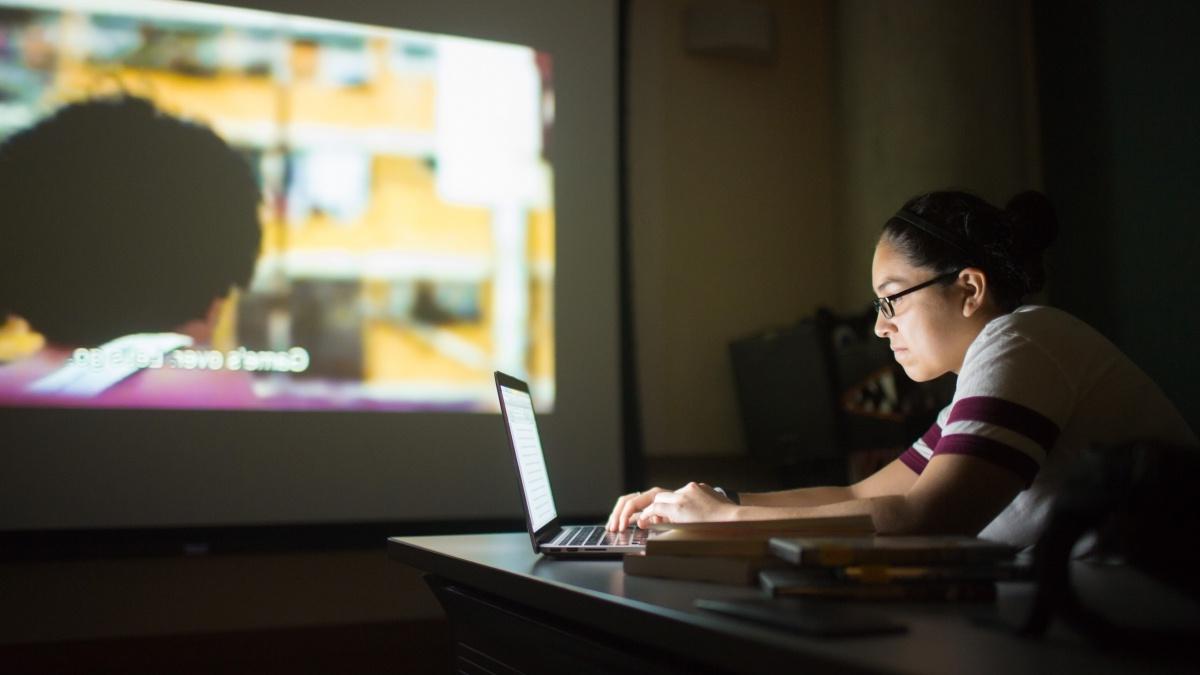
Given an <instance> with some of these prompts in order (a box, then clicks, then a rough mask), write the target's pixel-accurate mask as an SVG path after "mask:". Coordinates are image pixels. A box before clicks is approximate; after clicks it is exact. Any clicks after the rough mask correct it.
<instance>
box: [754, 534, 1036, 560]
mask: <svg viewBox="0 0 1200 675" xmlns="http://www.w3.org/2000/svg"><path fill="white" fill-rule="evenodd" d="M770 550H771V553H773V554H775V555H777V556H779V557H780V558H782V559H784V560H786V561H788V562H790V563H792V564H793V565H802V566H806V567H807V566H811V567H842V566H846V565H934V564H936V565H943V564H986V563H995V562H1000V561H1005V560H1011V559H1012V558H1013V557H1014V556H1015V555H1016V554H1017V549H1016V547H1013V546H1009V545H1007V544H1001V543H997V542H994V541H988V540H986V539H979V538H977V537H963V536H870V537H793V536H782V537H774V538H772V539H771V541H770Z"/></svg>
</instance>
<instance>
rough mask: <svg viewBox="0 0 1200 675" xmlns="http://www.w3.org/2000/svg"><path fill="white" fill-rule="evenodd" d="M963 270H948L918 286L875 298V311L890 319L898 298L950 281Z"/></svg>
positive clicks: (873, 302)
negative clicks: (894, 303) (893, 304)
mask: <svg viewBox="0 0 1200 675" xmlns="http://www.w3.org/2000/svg"><path fill="white" fill-rule="evenodd" d="M961 271H962V270H961V269H958V270H954V271H953V272H946V273H945V274H942V275H940V276H936V277H934V278H932V279H930V280H929V281H925V282H922V283H919V284H917V285H916V286H912V287H910V288H906V289H904V290H902V291H900V292H899V293H892V294H891V295H889V296H887V297H884V298H875V299H874V300H873V301H872V304H874V305H875V311H876V312H878V313H880V314H882V315H883V318H885V319H890V318H892V317H893V316H896V308H895V307H893V306H892V303H893V302H895V301H896V300H897V299H899V298H902V297H904V296H906V295H908V294H909V293H916V292H917V291H919V290H921V289H922V288H925V287H927V286H932V285H934V284H936V283H940V282H942V281H948V280H950V279H953V278H954V277H956V276H958V273H959V272H961Z"/></svg>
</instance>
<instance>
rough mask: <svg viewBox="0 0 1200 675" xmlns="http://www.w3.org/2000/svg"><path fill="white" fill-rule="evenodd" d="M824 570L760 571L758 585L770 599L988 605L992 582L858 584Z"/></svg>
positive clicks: (991, 598)
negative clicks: (979, 603) (980, 603)
mask: <svg viewBox="0 0 1200 675" xmlns="http://www.w3.org/2000/svg"><path fill="white" fill-rule="evenodd" d="M830 572H831V570H828V569H824V568H795V567H792V568H787V569H774V568H772V569H764V570H762V571H761V572H759V574H758V581H759V585H760V586H761V587H762V589H763V591H765V592H766V593H767V594H768V595H770V596H772V597H805V598H830V599H844V600H879V601H894V602H992V601H994V600H995V599H996V582H994V581H990V580H982V579H972V580H956V581H949V580H935V581H895V582H888V583H862V582H858V581H853V580H848V579H845V578H840V577H838V576H837V575H835V574H831V573H830Z"/></svg>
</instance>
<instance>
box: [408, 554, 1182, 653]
mask: <svg viewBox="0 0 1200 675" xmlns="http://www.w3.org/2000/svg"><path fill="white" fill-rule="evenodd" d="M388 553H389V555H390V557H391V558H392V559H393V560H395V561H397V562H401V563H404V564H406V565H410V566H412V567H416V568H418V569H420V570H422V571H424V572H426V573H427V577H426V579H427V581H428V583H429V584H430V586H431V587H432V588H433V590H434V592H435V594H436V595H437V596H438V598H439V600H440V601H441V602H442V604H443V606H444V607H445V609H446V613H447V615H448V617H449V619H450V623H451V629H452V631H453V634H454V641H455V660H456V663H455V665H456V668H458V669H459V672H465V673H476V672H478V673H483V672H494V673H495V672H499V673H510V672H525V673H534V672H546V673H564V672H572V673H578V672H588V673H609V672H613V673H617V672H620V673H627V672H663V673H733V672H749V673H757V672H761V673H779V672H797V671H798V669H799V668H817V669H819V670H817V671H816V672H822V673H827V672H829V673H832V672H839V673H843V672H844V673H918V672H919V673H947V674H950V673H953V674H959V673H1003V674H1005V675H1011V674H1012V673H1028V672H1035V673H1036V672H1047V673H1050V672H1053V673H1106V672H1137V673H1156V672H1164V673H1165V672H1195V667H1196V666H1195V661H1194V659H1193V658H1192V657H1190V656H1186V657H1185V655H1178V654H1177V655H1175V656H1168V657H1162V658H1157V659H1153V660H1150V659H1146V658H1145V657H1139V658H1135V657H1133V656H1129V655H1113V654H1105V653H1101V652H1098V651H1096V650H1095V649H1093V648H1091V647H1089V646H1088V645H1087V644H1086V643H1085V642H1084V641H1082V640H1081V639H1080V638H1078V637H1077V636H1075V635H1074V633H1072V632H1070V631H1069V630H1067V629H1065V628H1062V627H1058V626H1056V627H1055V628H1053V629H1052V630H1051V631H1050V634H1049V636H1048V637H1047V638H1046V639H1044V640H1042V641H1034V640H1026V639H1022V638H1018V637H1016V636H1014V635H1011V634H1008V633H1006V632H1003V631H1001V630H997V629H995V628H989V627H987V626H985V625H982V624H981V623H979V622H978V621H977V619H983V620H987V619H992V620H994V619H997V618H1000V619H1002V620H1010V621H1014V622H1015V621H1016V620H1017V619H1019V618H1020V617H1023V616H1024V615H1025V612H1026V610H1027V609H1028V605H1029V602H1030V600H1031V597H1032V587H1031V586H1030V585H1028V584H1008V583H1006V584H1000V588H999V593H998V594H999V598H998V600H997V602H996V604H994V605H991V604H987V605H947V604H925V605H921V604H897V605H874V606H873V609H880V608H882V611H885V612H886V613H887V614H888V615H889V616H890V617H892V618H894V619H896V620H898V621H901V622H903V623H905V624H907V625H908V632H907V633H905V634H901V635H892V636H879V637H854V638H844V639H839V640H830V639H824V640H823V639H818V638H809V637H803V636H798V635H794V634H791V633H787V632H784V631H778V630H774V629H771V628H766V627H759V626H757V625H755V624H750V623H745V622H742V621H739V620H736V619H732V618H724V617H722V616H719V615H714V614H709V613H706V612H702V611H700V610H697V609H695V608H693V606H692V601H693V600H694V599H696V598H722V599H724V598H749V597H758V596H759V595H760V593H759V591H758V590H757V589H754V588H748V587H735V586H722V585H716V584H702V583H693V582H685V581H675V580H665V579H651V578H644V577H634V576H626V575H625V573H624V572H623V571H622V569H621V563H620V561H618V560H611V561H610V560H601V561H582V560H572V561H559V560H553V559H549V558H543V557H541V556H538V555H535V554H534V553H533V552H532V550H531V547H530V544H529V535H528V534H526V533H524V532H520V533H506V534H484V535H456V536H438V537H395V538H392V539H390V540H389V541H388ZM1078 565H1079V564H1077V567H1076V569H1075V570H1073V573H1074V574H1075V576H1076V578H1077V580H1078V581H1077V586H1078V587H1080V588H1081V591H1082V588H1083V586H1084V585H1090V586H1093V587H1097V588H1104V589H1108V591H1110V592H1106V594H1105V595H1106V596H1107V597H1112V598H1114V599H1115V600H1116V601H1117V602H1118V603H1126V606H1124V607H1122V606H1115V607H1113V608H1101V609H1104V610H1106V611H1109V610H1110V609H1111V611H1114V612H1116V613H1121V615H1122V616H1128V615H1129V613H1131V612H1132V613H1136V612H1139V611H1142V610H1140V609H1138V608H1137V607H1136V606H1132V605H1128V603H1130V602H1133V603H1137V602H1142V603H1143V604H1145V603H1146V602H1150V603H1152V604H1150V605H1149V607H1151V608H1153V610H1152V611H1151V612H1150V614H1154V615H1156V616H1160V617H1161V616H1165V615H1167V614H1169V615H1170V617H1171V622H1172V625H1178V622H1179V620H1180V617H1182V620H1184V621H1186V622H1188V623H1187V625H1189V626H1200V611H1197V608H1196V607H1195V605H1194V604H1193V603H1190V602H1188V601H1186V600H1185V599H1183V598H1179V597H1177V596H1174V595H1172V594H1170V593H1169V591H1166V589H1163V588H1162V587H1160V586H1157V585H1156V584H1154V583H1153V582H1151V581H1150V580H1148V579H1146V578H1144V577H1142V576H1141V575H1138V574H1137V573H1136V571H1134V570H1130V569H1124V568H1121V569H1113V568H1098V567H1096V566H1092V565H1087V566H1085V567H1079V566H1078ZM1116 589H1120V592H1115V593H1114V592H1111V591H1112V590H1116ZM1156 593H1157V594H1159V595H1163V596H1164V597H1157V596H1156V595H1155V594H1156ZM1164 593H1165V595H1164ZM1085 598H1086V599H1087V600H1088V601H1091V600H1092V596H1091V595H1085ZM1139 598H1141V600H1139ZM1147 598H1148V599H1147ZM1164 603H1166V604H1165V605H1164ZM1172 603H1174V605H1172ZM1143 613H1145V612H1143ZM1149 621H1150V622H1151V623H1152V620H1149ZM1144 623H1145V622H1144ZM1147 625H1150V624H1147Z"/></svg>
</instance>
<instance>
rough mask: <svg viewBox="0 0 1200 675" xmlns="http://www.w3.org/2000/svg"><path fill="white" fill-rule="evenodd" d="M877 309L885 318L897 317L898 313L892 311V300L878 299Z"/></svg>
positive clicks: (876, 302)
mask: <svg viewBox="0 0 1200 675" xmlns="http://www.w3.org/2000/svg"><path fill="white" fill-rule="evenodd" d="M875 309H877V310H879V313H880V314H882V315H883V318H885V319H890V318H892V317H893V316H895V314H896V311H895V310H894V309H892V301H891V299H890V298H876V300H875Z"/></svg>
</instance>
